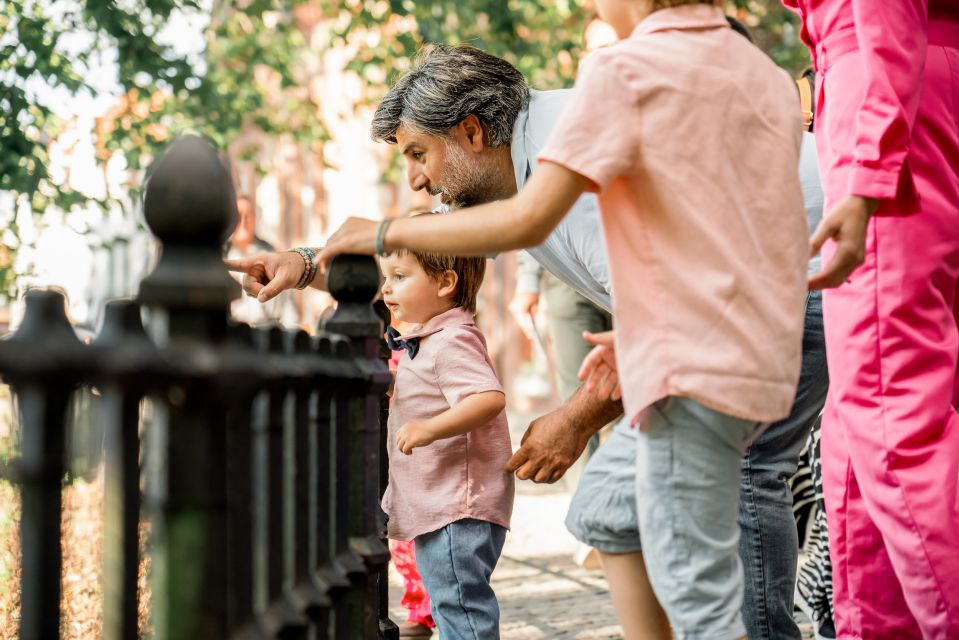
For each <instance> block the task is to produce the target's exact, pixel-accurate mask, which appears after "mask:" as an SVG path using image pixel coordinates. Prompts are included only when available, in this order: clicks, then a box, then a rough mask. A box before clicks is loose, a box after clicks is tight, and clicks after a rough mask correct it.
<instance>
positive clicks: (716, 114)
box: [540, 4, 809, 423]
mask: <svg viewBox="0 0 959 640" xmlns="http://www.w3.org/2000/svg"><path fill="white" fill-rule="evenodd" d="M800 143H801V114H800V108H799V101H798V98H797V95H796V88H795V86H794V84H793V82H792V80H791V79H790V77H789V76H788V75H787V74H786V73H785V72H784V71H782V70H781V69H779V68H777V67H776V65H775V64H774V63H773V62H772V61H771V60H770V59H769V58H768V57H766V56H765V55H764V54H763V53H762V52H761V51H760V50H759V49H757V48H756V47H754V46H753V45H752V44H750V43H749V42H748V41H747V40H746V39H745V38H743V37H742V36H740V35H739V34H737V33H735V32H734V31H733V30H732V29H730V28H729V26H728V24H727V23H726V19H725V17H724V16H723V13H722V11H721V10H720V9H718V8H717V7H714V6H711V5H704V4H696V5H685V6H680V7H675V8H671V9H662V10H659V11H656V12H654V13H652V14H651V15H650V16H649V17H647V18H646V19H645V20H643V21H642V22H641V23H640V24H639V25H638V26H637V27H636V29H635V30H634V31H633V33H632V34H631V35H630V37H629V38H628V39H626V40H623V41H622V42H619V43H617V44H615V45H612V46H610V47H607V48H605V49H601V50H599V51H596V52H595V53H593V54H592V55H591V56H590V58H588V59H587V60H586V61H585V63H584V64H583V67H582V69H581V70H580V74H579V78H578V79H577V85H576V89H575V91H574V96H573V98H572V99H571V101H570V103H569V105H568V106H567V110H566V112H565V114H564V115H563V118H562V119H561V120H560V122H559V123H558V124H557V126H556V128H555V129H554V131H553V134H552V137H551V138H550V141H549V142H548V143H547V147H546V149H545V150H544V151H543V152H542V154H541V156H540V161H549V162H554V163H557V164H559V165H562V166H564V167H567V168H569V169H570V170H572V171H575V172H576V173H579V174H581V175H583V176H585V177H586V178H588V179H589V180H591V181H592V182H593V183H594V188H595V190H597V191H598V192H599V203H600V210H601V214H602V220H603V229H604V233H605V238H606V246H607V250H608V253H609V260H610V270H611V276H612V284H613V315H614V317H615V318H616V323H615V329H616V357H617V366H618V371H619V378H620V386H621V388H622V391H623V401H624V404H625V409H626V413H627V415H628V416H630V417H631V419H632V421H633V423H635V422H636V421H637V420H638V419H639V417H640V412H641V411H642V410H644V409H646V408H647V407H649V405H651V404H652V403H654V402H656V401H657V400H660V399H662V398H664V397H666V396H671V395H675V396H685V397H688V398H691V399H693V400H696V401H697V402H700V403H702V404H704V405H706V406H708V407H711V408H713V409H715V410H717V411H721V412H723V413H725V414H728V415H731V416H736V417H739V418H743V419H747V420H756V421H773V420H778V419H780V418H783V417H785V416H786V415H787V414H788V413H789V410H790V408H791V406H792V402H793V398H794V396H795V393H796V383H797V380H798V377H799V366H800V354H801V342H802V325H803V305H804V302H805V294H806V263H807V260H808V257H809V256H808V250H807V238H808V234H807V229H806V216H805V214H804V210H803V203H802V193H801V189H800V185H799V179H798V177H797V176H798V162H799V149H800Z"/></svg>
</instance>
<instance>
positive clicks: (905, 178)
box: [849, 0, 928, 200]
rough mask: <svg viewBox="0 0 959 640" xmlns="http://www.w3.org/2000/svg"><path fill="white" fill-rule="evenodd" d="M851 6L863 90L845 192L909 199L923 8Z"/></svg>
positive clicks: (910, 3)
mask: <svg viewBox="0 0 959 640" xmlns="http://www.w3.org/2000/svg"><path fill="white" fill-rule="evenodd" d="M851 3H852V10H853V17H854V20H855V25H856V39H857V41H858V43H859V50H860V54H861V55H862V59H863V72H864V75H865V82H866V91H865V96H864V98H863V104H862V109H861V110H860V111H859V114H858V116H857V118H856V138H855V140H856V142H855V150H854V156H853V158H854V160H853V170H852V173H851V175H850V178H849V193H850V194H852V195H858V196H864V197H869V198H877V199H881V200H889V199H894V198H903V197H905V198H915V197H916V193H915V185H914V184H913V180H912V175H911V173H910V172H909V167H908V164H907V156H908V154H909V145H910V139H911V136H912V128H913V125H914V124H915V121H916V113H917V111H918V108H919V97H920V93H921V86H922V75H923V68H924V66H925V60H926V46H927V22H928V3H927V2H924V1H922V0H852V2H851Z"/></svg>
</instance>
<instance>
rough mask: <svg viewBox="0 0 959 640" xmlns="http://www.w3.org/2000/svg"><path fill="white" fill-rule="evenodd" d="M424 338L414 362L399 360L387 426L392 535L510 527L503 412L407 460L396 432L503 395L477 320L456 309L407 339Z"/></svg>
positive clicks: (386, 506)
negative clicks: (464, 525) (474, 398)
mask: <svg viewBox="0 0 959 640" xmlns="http://www.w3.org/2000/svg"><path fill="white" fill-rule="evenodd" d="M402 338H403V339H407V338H419V340H420V346H419V351H418V352H417V354H416V357H415V358H413V359H410V357H409V355H408V354H404V355H403V356H402V357H401V358H400V362H399V366H398V367H397V370H396V382H395V384H394V385H393V398H392V402H391V404H390V418H389V423H388V431H389V435H388V441H387V452H388V454H389V459H390V473H389V485H388V486H387V488H386V493H385V494H384V495H383V510H384V511H385V512H386V515H387V516H389V521H388V522H387V535H388V536H389V537H390V538H393V539H395V540H411V539H413V538H415V537H416V536H418V535H422V534H424V533H429V532H430V531H436V530H437V529H441V528H443V527H445V526H446V525H448V524H450V523H451V522H456V521H457V520H462V519H464V518H473V519H476V520H484V521H486V522H492V523H494V524H498V525H501V526H503V527H506V528H509V521H510V515H511V514H512V511H513V476H512V474H510V473H507V471H506V463H507V462H508V461H509V459H510V456H511V455H512V446H511V444H510V438H509V428H508V426H507V423H506V413H505V411H504V412H502V413H500V414H499V415H498V416H496V418H495V419H493V420H492V421H491V422H490V423H489V424H487V425H485V426H483V427H479V428H477V429H474V430H473V431H470V432H469V433H465V434H462V435H458V436H454V437H452V438H444V439H442V440H437V441H436V442H434V443H432V444H430V445H428V446H425V447H417V448H416V449H413V453H412V454H411V455H405V454H404V453H402V452H401V451H400V450H399V449H398V448H397V446H396V432H397V431H398V430H399V428H400V427H402V426H403V425H404V424H406V423H407V422H413V421H423V420H428V419H430V418H432V417H434V416H436V415H439V414H441V413H443V412H444V411H446V410H447V409H449V408H450V407H453V406H455V405H457V404H459V403H460V402H461V401H462V400H463V399H464V398H466V397H467V396H471V395H473V394H477V393H484V392H486V391H499V392H501V393H502V392H503V387H502V386H501V385H500V383H499V380H498V379H497V377H496V372H495V371H494V370H493V363H492V362H491V361H490V358H489V354H488V353H487V351H486V340H485V339H484V338H483V334H482V333H481V332H480V330H479V329H478V328H477V327H476V325H475V324H474V323H473V315H472V314H471V313H469V312H468V311H466V310H464V309H462V308H459V307H456V308H454V309H450V310H449V311H446V312H445V313H442V314H440V315H438V316H436V317H434V318H432V319H431V320H430V321H429V322H427V323H426V324H423V325H418V326H416V327H413V329H412V330H411V331H410V332H409V333H407V334H405V335H403V336H402Z"/></svg>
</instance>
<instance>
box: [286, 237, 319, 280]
mask: <svg viewBox="0 0 959 640" xmlns="http://www.w3.org/2000/svg"><path fill="white" fill-rule="evenodd" d="M287 252H288V253H296V254H299V256H300V257H301V258H303V275H301V276H300V280H299V282H297V283H296V285H295V287H294V288H295V289H306V288H307V287H308V286H310V283H311V282H313V279H314V278H316V271H317V269H318V268H319V267H318V266H317V264H316V252H315V251H313V249H311V248H309V247H294V248H292V249H288V250H287Z"/></svg>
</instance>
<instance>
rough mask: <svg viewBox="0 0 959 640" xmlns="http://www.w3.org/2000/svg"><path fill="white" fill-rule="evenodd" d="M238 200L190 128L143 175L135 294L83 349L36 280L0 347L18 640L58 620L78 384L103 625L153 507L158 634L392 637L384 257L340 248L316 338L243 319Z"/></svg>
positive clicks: (129, 595) (119, 605) (133, 563)
mask: <svg viewBox="0 0 959 640" xmlns="http://www.w3.org/2000/svg"><path fill="white" fill-rule="evenodd" d="M232 198H233V191H232V187H231V185H230V181H229V177H228V174H227V172H226V171H225V169H224V167H223V165H222V164H221V162H220V160H219V158H218V157H217V154H216V153H215V151H214V150H213V148H212V147H210V146H209V145H208V144H207V143H206V142H205V141H203V140H201V139H200V138H197V137H186V138H183V139H181V140H180V141H179V142H177V143H176V144H174V145H173V146H172V147H171V148H170V149H169V151H168V152H167V154H166V155H165V156H164V158H163V159H162V160H161V161H160V163H159V165H158V167H157V169H156V171H155V172H154V174H153V175H152V177H151V178H150V181H149V183H148V187H147V191H146V195H145V206H144V211H145V216H146V219H147V223H148V225H149V226H150V229H151V230H152V231H153V233H154V234H155V235H156V236H157V237H158V238H159V239H160V240H161V241H162V244H163V249H162V254H161V256H160V259H159V261H158V264H157V267H156V269H155V270H154V271H153V272H152V273H151V274H150V275H149V276H147V277H146V278H145V279H144V280H143V282H142V283H141V286H140V292H139V296H138V298H137V300H136V301H114V302H111V303H109V304H108V305H107V308H106V309H105V314H104V316H105V319H104V322H103V326H102V329H101V330H100V332H99V333H98V334H97V336H96V337H95V339H94V340H93V341H92V343H90V344H83V343H82V342H81V341H80V340H78V338H77V336H76V334H75V332H74V331H73V329H72V327H71V326H70V323H69V321H68V319H67V317H66V315H65V311H64V307H65V305H64V299H63V297H62V296H61V295H60V294H58V293H55V292H51V291H34V292H30V293H28V294H27V296H26V310H25V315H24V318H23V321H22V323H21V324H20V326H19V328H18V329H17V331H16V332H15V333H14V334H13V335H12V336H11V337H9V338H8V339H6V340H3V341H0V375H2V377H3V379H4V381H5V382H6V383H7V384H9V385H10V387H11V388H12V390H13V392H14V395H15V397H16V401H17V406H18V410H19V411H18V412H19V434H18V436H19V442H20V446H19V456H18V457H16V458H15V459H14V460H12V462H11V463H10V464H9V465H8V466H7V467H6V468H5V469H4V470H3V471H4V475H5V476H6V477H7V478H8V479H10V480H13V481H14V482H16V483H17V484H18V485H19V487H20V492H21V503H22V512H21V521H20V522H21V530H20V532H21V535H20V541H21V549H22V565H21V575H22V578H21V584H20V607H21V617H20V621H19V628H20V638H22V639H23V640H51V639H55V638H58V637H60V633H61V625H60V594H61V569H62V566H61V565H62V557H61V538H60V523H61V508H62V502H61V501H62V498H61V496H62V490H63V486H64V481H65V480H64V479H65V471H66V466H65V465H66V463H65V459H66V456H65V451H66V436H65V432H66V429H65V421H66V415H67V409H68V405H69V403H70V401H71V397H72V396H73V395H74V394H75V393H77V390H78V389H79V388H96V390H97V392H98V395H99V400H98V411H97V414H96V416H97V418H96V419H97V421H98V423H99V426H100V427H102V428H101V429H100V430H98V433H102V442H103V451H104V454H103V464H104V478H105V480H104V483H105V485H104V505H105V506H104V521H103V528H104V536H103V539H104V549H103V557H104V562H103V570H102V574H103V578H102V579H103V621H104V623H103V629H104V632H103V637H104V638H109V639H114V638H115V639H121V638H122V639H128V638H136V637H137V622H138V621H137V610H138V602H137V570H138V551H139V548H140V540H139V523H140V521H141V516H143V517H144V518H145V520H146V521H147V522H148V523H149V527H150V536H149V538H150V544H149V545H148V551H147V553H148V554H149V556H150V564H151V570H150V574H151V582H150V585H151V586H150V592H151V602H150V609H151V619H150V622H151V626H152V628H153V632H152V635H153V637H155V638H158V639H177V640H179V639H191V640H192V639H204V640H213V639H219V638H308V639H315V640H323V639H327V638H335V639H338V640H339V639H349V640H353V639H358V640H359V639H363V640H365V639H367V638H390V637H396V636H397V633H396V627H395V625H393V624H392V623H391V622H390V621H389V618H388V615H387V606H386V588H387V586H386V568H385V567H386V563H387V561H388V558H389V552H388V550H387V547H386V546H385V542H384V540H383V532H384V527H383V519H382V512H381V510H380V507H379V500H380V496H381V491H382V483H383V482H384V481H385V464H386V460H385V453H384V445H385V440H384V438H385V423H384V421H383V416H384V411H385V390H386V388H387V385H388V382H389V373H388V370H387V367H386V364H385V361H384V359H383V356H384V353H383V345H382V338H381V336H382V321H381V319H380V318H379V316H377V314H376V313H375V312H374V310H373V307H372V306H371V301H372V300H373V298H374V296H375V293H376V289H377V286H378V275H377V269H376V265H375V264H374V263H373V261H372V259H369V258H362V257H358V256H341V257H340V258H338V259H337V260H336V261H335V262H334V264H333V265H332V267H331V271H330V274H329V278H328V285H329V289H330V293H331V294H332V295H333V297H334V298H336V300H337V302H338V304H337V308H336V311H335V313H333V314H332V315H331V316H330V317H329V318H328V319H326V320H325V321H324V322H323V323H322V324H321V326H320V327H319V330H318V331H317V333H316V334H315V335H313V336H310V335H308V334H307V333H305V332H302V331H296V332H291V331H284V330H281V329H279V328H275V327H274V328H268V329H259V328H258V329H252V328H251V327H249V326H246V325H239V324H234V323H232V322H231V321H230V319H229V303H230V301H231V300H232V299H234V298H235V297H236V296H237V295H238V293H239V289H238V286H237V285H236V283H235V282H234V281H233V280H232V279H231V278H230V276H229V275H228V273H227V272H226V270H225V269H224V267H223V265H222V262H221V259H220V258H221V253H220V251H221V249H220V247H221V241H222V238H223V237H224V234H225V231H226V229H227V228H228V227H229V226H230V224H231V222H232V219H231V218H232V212H233V211H234V209H233V207H234V205H233V203H232ZM144 316H146V318H147V322H146V323H145V324H144V323H143V322H142V320H141V319H142V318H143V317H144ZM145 404H149V406H150V407H151V413H152V419H151V420H150V421H149V422H148V423H147V422H145V421H144V420H142V419H141V418H142V408H143V407H144V405H145Z"/></svg>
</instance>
